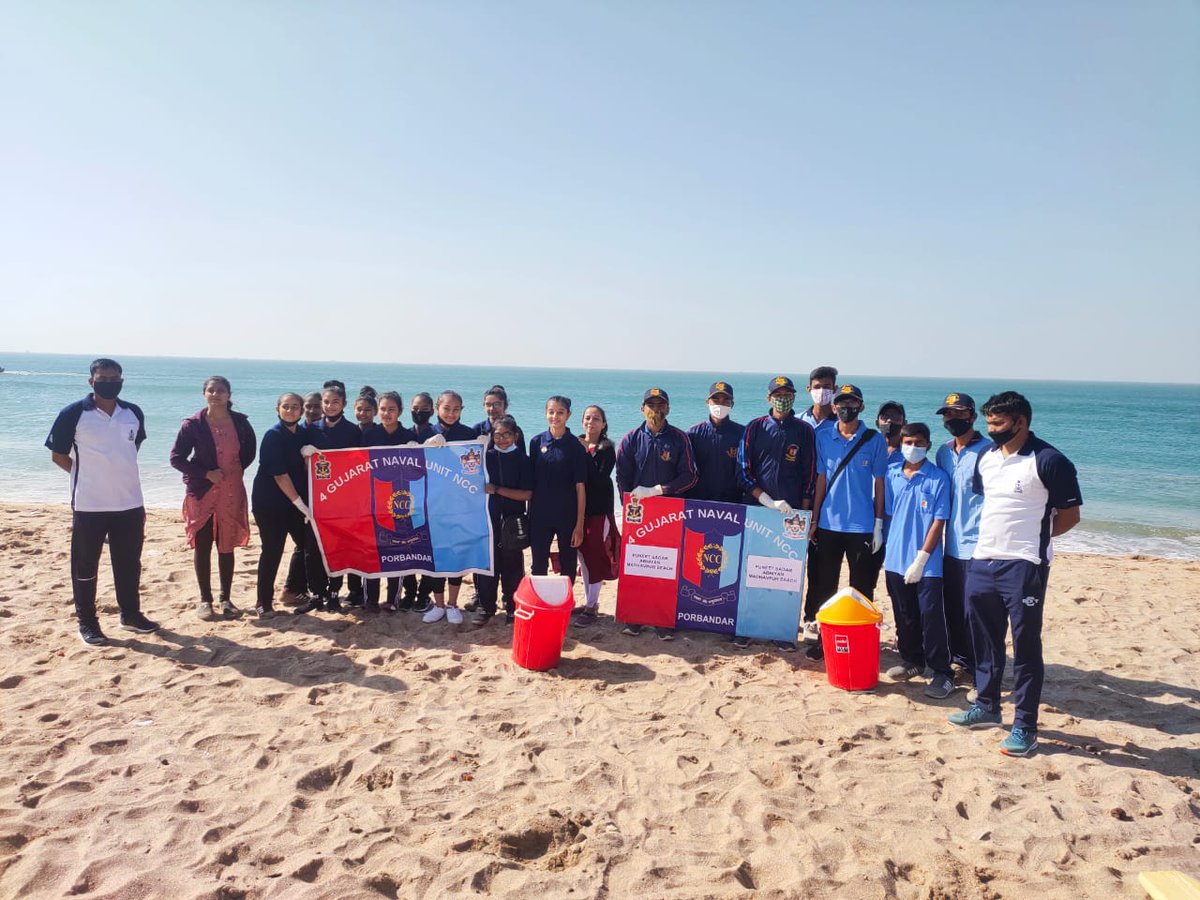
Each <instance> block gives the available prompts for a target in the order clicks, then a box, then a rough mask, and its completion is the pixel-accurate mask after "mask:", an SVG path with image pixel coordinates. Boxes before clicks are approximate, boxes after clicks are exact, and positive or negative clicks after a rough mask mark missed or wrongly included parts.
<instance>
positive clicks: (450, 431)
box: [432, 419, 479, 443]
mask: <svg viewBox="0 0 1200 900" xmlns="http://www.w3.org/2000/svg"><path fill="white" fill-rule="evenodd" d="M432 427H433V430H434V432H435V433H437V434H440V435H441V436H442V437H444V438H445V439H446V443H450V442H451V441H473V440H475V438H477V437H479V435H478V434H477V433H476V432H475V429H474V428H472V427H471V426H470V425H464V424H463V423H462V422H461V421H460V422H455V423H454V424H453V425H447V424H445V423H444V422H443V421H442V420H441V419H434V421H433V426H432Z"/></svg>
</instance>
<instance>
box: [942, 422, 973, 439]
mask: <svg viewBox="0 0 1200 900" xmlns="http://www.w3.org/2000/svg"><path fill="white" fill-rule="evenodd" d="M945 425H946V430H947V431H948V432H950V433H951V434H952V435H954V436H955V437H962V436H963V435H964V434H966V433H967V432H968V431H970V430H971V423H970V421H968V420H967V419H947V420H946V422H945Z"/></svg>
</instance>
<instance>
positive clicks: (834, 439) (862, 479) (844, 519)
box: [817, 421, 888, 534]
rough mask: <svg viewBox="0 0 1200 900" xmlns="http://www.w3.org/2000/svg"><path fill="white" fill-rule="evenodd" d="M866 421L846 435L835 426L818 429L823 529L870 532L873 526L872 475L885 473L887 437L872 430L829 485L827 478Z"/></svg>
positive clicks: (821, 522)
mask: <svg viewBox="0 0 1200 900" xmlns="http://www.w3.org/2000/svg"><path fill="white" fill-rule="evenodd" d="M866 427H867V425H866V423H865V422H861V421H860V422H859V423H858V430H856V431H855V432H854V434H852V435H850V437H849V438H844V437H842V433H841V432H840V431H838V430H837V428H836V427H834V428H826V429H824V430H823V431H820V432H818V433H817V472H818V473H820V474H824V476H825V501H824V502H823V503H822V504H821V520H820V522H819V523H818V527H820V528H824V529H825V530H826V531H841V532H849V533H856V534H869V533H871V532H872V531H874V530H875V479H876V478H882V477H883V476H884V475H886V474H887V455H888V447H887V441H886V440H884V437H883V435H882V434H880V433H879V432H878V431H877V432H875V434H873V435H872V436H871V438H870V440H868V441H867V442H866V443H865V444H864V445H863V446H862V448H861V449H860V450H859V451H858V452H857V453H856V454H854V458H853V459H852V460H850V463H849V464H848V465H847V466H846V468H845V469H843V470H842V474H841V475H839V476H838V477H837V481H835V482H834V483H833V487H832V489H831V488H830V487H829V480H830V479H831V478H833V473H834V472H835V471H836V470H837V467H838V465H839V464H840V463H841V461H842V459H843V458H844V457H845V456H846V455H847V454H848V453H849V452H850V450H851V448H852V447H853V446H854V445H855V444H857V443H858V440H859V438H860V437H862V433H863V429H864V428H866Z"/></svg>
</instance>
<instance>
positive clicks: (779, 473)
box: [738, 413, 817, 509]
mask: <svg viewBox="0 0 1200 900" xmlns="http://www.w3.org/2000/svg"><path fill="white" fill-rule="evenodd" d="M738 477H739V478H740V480H741V483H742V490H743V491H744V492H745V493H744V498H745V502H746V503H754V502H756V501H755V500H754V494H753V493H752V491H753V489H754V488H756V487H757V488H759V489H761V490H764V491H766V492H767V493H768V494H770V495H771V498H772V499H774V500H786V501H787V502H788V503H790V504H791V505H792V506H793V507H794V508H795V509H800V508H801V506H802V505H803V504H804V503H805V502H806V501H807V503H808V506H809V507H810V508H811V506H812V499H813V494H814V493H816V489H817V442H816V435H815V433H814V432H813V429H812V426H811V425H809V424H808V423H807V422H805V421H803V420H801V419H799V418H797V417H796V416H795V415H793V414H792V413H788V415H787V417H786V418H784V419H783V420H782V421H780V420H778V419H775V418H773V417H772V416H770V415H766V416H760V417H759V418H757V419H755V420H754V421H752V422H750V423H749V424H748V425H747V426H746V433H745V435H743V437H742V444H741V447H740V448H739V449H738Z"/></svg>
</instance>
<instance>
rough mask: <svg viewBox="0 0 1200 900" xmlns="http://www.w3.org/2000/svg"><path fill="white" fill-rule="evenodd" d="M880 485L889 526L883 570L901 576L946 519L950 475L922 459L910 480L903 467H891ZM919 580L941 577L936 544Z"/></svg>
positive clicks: (940, 561)
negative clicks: (889, 522)
mask: <svg viewBox="0 0 1200 900" xmlns="http://www.w3.org/2000/svg"><path fill="white" fill-rule="evenodd" d="M863 449H864V450H865V449H866V448H865V447H864V448H863ZM859 452H861V451H859ZM843 477H845V476H843ZM884 486H885V488H886V497H887V501H886V502H887V511H888V513H889V514H890V515H891V517H892V526H891V529H890V530H889V531H888V538H887V552H886V554H885V555H884V557H883V567H884V569H885V570H886V571H888V572H897V573H899V574H901V575H903V574H904V572H905V570H906V569H907V568H908V567H909V566H911V565H912V564H913V561H914V560H915V559H916V558H917V551H919V550H920V549H921V548H922V547H924V546H925V536H926V535H927V534H929V529H930V528H932V527H933V523H934V522H936V521H939V520H940V521H945V520H946V519H948V518H949V517H950V476H949V475H947V474H946V473H945V472H943V471H942V470H941V469H939V468H938V467H937V466H936V465H934V464H933V463H932V462H930V461H929V460H928V459H926V460H925V461H924V462H923V463H921V468H919V469H917V471H915V472H913V473H912V477H911V478H909V477H906V476H905V474H904V466H903V465H899V466H891V467H890V468H889V469H888V471H887V478H886V479H885V481H884ZM921 577H923V578H941V577H942V545H941V542H940V541H939V542H938V544H937V546H936V547H934V548H933V552H932V553H930V554H929V561H928V562H927V563H925V573H924V574H923V575H922V576H921Z"/></svg>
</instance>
